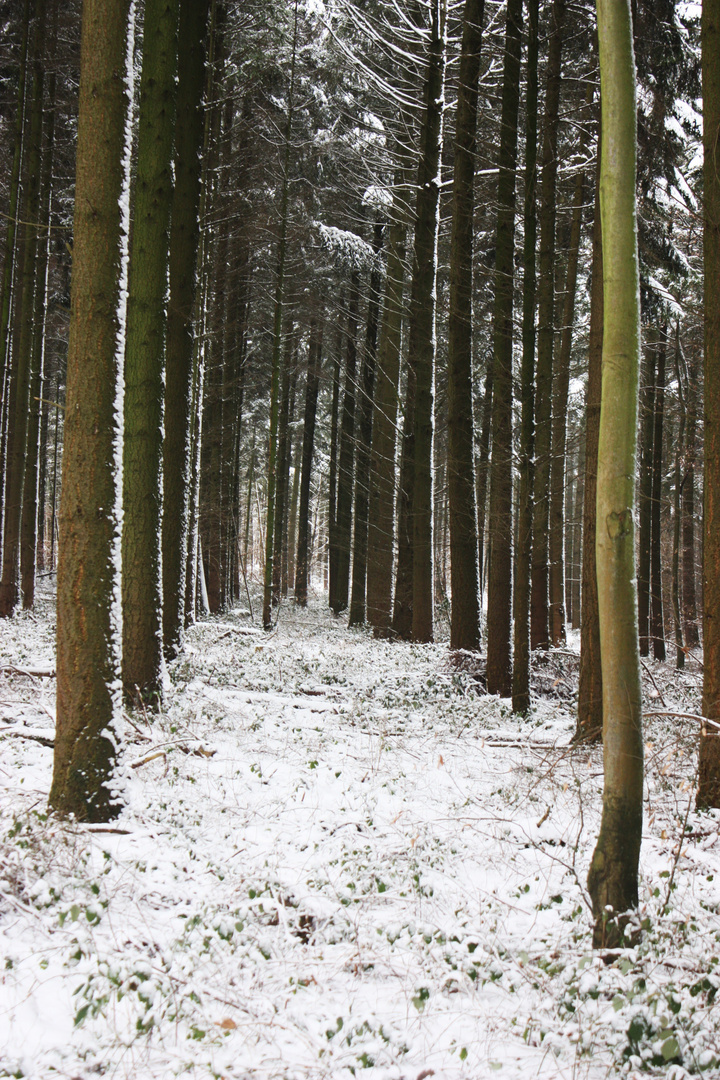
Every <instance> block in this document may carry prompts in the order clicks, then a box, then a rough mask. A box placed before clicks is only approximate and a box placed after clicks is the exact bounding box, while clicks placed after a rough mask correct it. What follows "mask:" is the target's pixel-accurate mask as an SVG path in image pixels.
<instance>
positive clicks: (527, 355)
mask: <svg viewBox="0 0 720 1080" xmlns="http://www.w3.org/2000/svg"><path fill="white" fill-rule="evenodd" d="M527 16H528V27H527V40H528V44H527V77H526V81H525V85H526V92H525V93H526V98H525V118H526V119H525V125H526V126H525V206H524V245H523V313H522V365H521V370H520V399H521V415H520V454H519V462H518V474H519V475H518V492H517V504H518V515H517V544H516V547H515V574H514V584H513V620H514V621H513V675H512V708H513V712H514V713H519V714H520V715H521V716H525V714H526V713H527V711H528V709H529V708H530V560H531V557H532V514H533V477H534V469H533V456H534V450H535V296H536V292H537V275H536V272H535V245H536V241H537V125H538V0H528V3H527Z"/></svg>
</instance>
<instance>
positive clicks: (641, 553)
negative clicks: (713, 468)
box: [637, 348, 657, 656]
mask: <svg viewBox="0 0 720 1080" xmlns="http://www.w3.org/2000/svg"><path fill="white" fill-rule="evenodd" d="M656 364H657V353H656V352H655V349H654V348H650V349H648V350H647V353H646V360H645V365H644V376H645V377H644V383H645V385H644V387H643V390H642V444H641V448H640V485H639V486H640V523H639V525H640V529H639V544H638V572H637V573H638V626H639V631H640V655H641V656H649V655H650V553H651V549H652V470H653V431H654V417H655V369H656Z"/></svg>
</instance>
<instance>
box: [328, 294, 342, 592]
mask: <svg viewBox="0 0 720 1080" xmlns="http://www.w3.org/2000/svg"><path fill="white" fill-rule="evenodd" d="M340 306H341V307H342V299H341V302H340ZM344 340H345V336H344V333H343V331H342V329H339V330H338V334H337V347H336V349H335V355H334V357H333V361H332V405H331V408H330V464H329V471H328V604H329V606H330V607H331V608H332V609H333V610H334V609H335V597H336V594H337V572H338V557H337V556H338V551H337V474H338V450H339V442H340V440H339V433H340V432H339V422H340V356H341V351H342V346H343V342H344Z"/></svg>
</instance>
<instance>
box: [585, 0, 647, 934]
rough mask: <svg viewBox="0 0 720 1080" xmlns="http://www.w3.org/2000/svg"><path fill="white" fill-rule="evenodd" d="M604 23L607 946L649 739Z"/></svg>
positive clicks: (613, 26) (627, 236)
mask: <svg viewBox="0 0 720 1080" xmlns="http://www.w3.org/2000/svg"><path fill="white" fill-rule="evenodd" d="M597 13H598V38H599V45H600V78H601V93H602V97H601V102H602V141H603V147H602V173H601V186H600V192H601V194H600V198H601V212H602V231H603V270H604V293H605V296H604V311H605V325H604V328H603V362H602V406H601V413H600V441H599V446H598V476H597V521H598V529H597V536H596V544H597V577H598V599H599V608H600V648H601V654H602V671H603V720H604V722H603V763H604V774H605V783H604V789H603V810H602V821H601V825H600V834H599V836H598V840H597V845H596V847H595V851H594V853H593V857H592V863H591V866H590V873H589V875H588V890H589V892H590V897H591V899H592V906H593V915H594V917H595V933H594V936H593V943H594V945H595V946H596V947H602V946H608V945H610V946H612V945H616V944H618V943H621V942H622V941H623V940H624V928H625V925H626V922H627V915H626V913H627V912H628V911H629V909H634V908H636V907H637V902H638V861H639V855H640V842H641V838H642V815H643V806H642V800H643V740H642V691H641V685H640V663H639V656H638V629H637V601H636V590H635V542H634V527H633V505H634V501H635V465H636V462H635V450H636V437H637V412H638V357H639V351H640V297H639V275H638V253H637V212H636V196H635V182H636V180H635V169H636V115H637V109H636V98H635V60H634V56H633V40H632V18H631V12H630V3H629V0H598V4H597Z"/></svg>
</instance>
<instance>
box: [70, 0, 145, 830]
mask: <svg viewBox="0 0 720 1080" xmlns="http://www.w3.org/2000/svg"><path fill="white" fill-rule="evenodd" d="M129 9H130V0H84V4H83V15H82V43H81V60H80V111H79V118H78V137H77V167H76V185H75V200H76V201H75V218H74V223H73V241H74V242H73V277H72V300H71V303H72V306H71V315H70V342H69V349H68V370H67V408H66V413H65V448H64V453H63V480H62V496H61V507H60V563H59V566H58V590H57V723H56V729H55V751H54V764H53V780H52V787H51V789H50V806H51V807H52V809H53V810H54V811H55V812H56V813H58V814H59V815H60V816H62V817H69V816H70V815H71V814H72V815H74V817H75V819H76V820H78V821H107V820H109V819H111V818H113V817H114V816H116V815H117V813H118V812H119V811H120V809H121V805H122V804H121V799H122V796H121V793H120V789H119V783H118V779H117V777H116V776H115V762H116V757H117V754H118V751H119V749H120V743H121V738H122V728H121V724H120V706H121V701H120V695H119V693H118V690H117V688H118V686H119V685H120V682H119V680H120V627H119V626H118V624H117V610H116V590H117V589H118V588H119V581H118V575H117V566H118V559H119V555H120V551H119V535H120V532H119V530H120V522H119V515H118V511H119V508H120V500H121V493H120V491H119V481H118V479H117V469H116V460H117V455H118V454H119V453H120V426H121V424H122V416H118V414H117V403H118V399H119V394H120V392H121V386H122V371H121V370H120V363H121V357H122V356H123V352H124V344H125V343H124V340H123V335H122V329H121V328H122V326H123V323H124V307H125V304H124V293H125V287H126V280H127V278H126V274H127V262H126V259H127V235H128V230H129V224H130V223H129V220H128V214H127V210H126V209H124V208H125V207H126V205H127V196H128V190H129V183H130V149H131V148H130V142H129V139H127V137H126V133H127V130H128V127H127V125H128V122H129V104H130V103H129V100H128V93H127V88H128V86H132V68H131V67H130V64H131V63H132V54H133V50H132V42H129V41H128V36H129V35H130V34H131V32H132V28H131V26H130V21H129ZM128 60H130V63H128ZM120 400H121V398H120Z"/></svg>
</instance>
